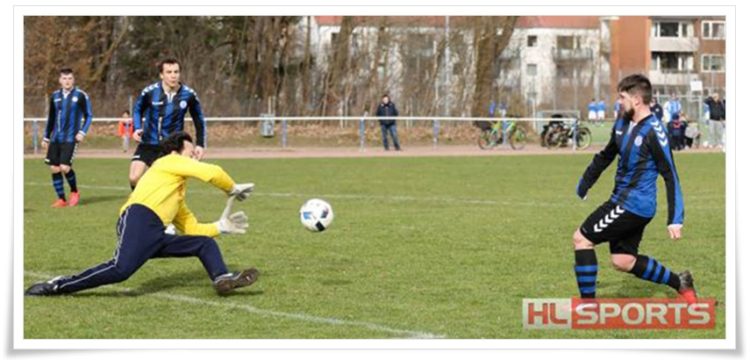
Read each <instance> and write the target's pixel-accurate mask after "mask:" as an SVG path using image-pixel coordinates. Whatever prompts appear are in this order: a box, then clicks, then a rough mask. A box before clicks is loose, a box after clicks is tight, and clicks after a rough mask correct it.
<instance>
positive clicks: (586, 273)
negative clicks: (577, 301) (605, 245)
mask: <svg viewBox="0 0 750 360" xmlns="http://www.w3.org/2000/svg"><path fill="white" fill-rule="evenodd" d="M575 254H576V265H575V272H576V281H577V282H578V291H580V293H581V298H584V299H585V298H595V297H596V274H597V273H598V271H599V265H598V264H597V261H596V252H595V251H594V249H584V250H576V251H575Z"/></svg>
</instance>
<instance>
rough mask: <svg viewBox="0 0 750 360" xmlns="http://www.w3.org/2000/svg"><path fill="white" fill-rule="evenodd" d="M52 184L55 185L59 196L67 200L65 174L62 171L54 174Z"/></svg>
mask: <svg viewBox="0 0 750 360" xmlns="http://www.w3.org/2000/svg"><path fill="white" fill-rule="evenodd" d="M52 186H54V187H55V193H57V197H58V198H60V199H63V200H65V188H64V187H63V175H62V174H61V173H53V174H52Z"/></svg>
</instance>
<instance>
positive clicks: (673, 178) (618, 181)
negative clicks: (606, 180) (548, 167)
mask: <svg viewBox="0 0 750 360" xmlns="http://www.w3.org/2000/svg"><path fill="white" fill-rule="evenodd" d="M618 154H619V155H620V159H619V160H618V162H617V174H616V175H615V188H614V190H613V191H612V196H611V197H610V201H611V202H613V203H615V204H618V205H620V206H622V207H623V208H625V209H626V210H628V211H630V212H632V213H634V214H636V215H639V216H643V217H649V218H650V217H653V216H654V214H656V187H657V186H656V178H657V177H658V175H659V174H661V176H662V177H663V178H664V183H665V185H666V188H667V203H668V217H667V224H668V225H671V224H682V223H683V220H684V217H685V207H684V203H683V200H682V189H681V187H680V180H679V177H678V176H677V168H676V167H675V163H674V158H673V157H672V150H671V149H670V147H669V140H668V138H667V134H666V133H665V131H664V127H663V126H662V123H661V121H659V120H658V119H657V118H656V117H655V116H654V115H653V114H651V115H649V116H648V117H647V118H645V119H643V120H642V121H640V122H638V123H636V122H628V121H625V120H623V119H618V120H617V121H616V122H615V126H614V127H613V128H612V135H611V137H610V140H609V143H608V144H607V146H606V147H605V148H604V149H603V150H602V151H600V152H599V153H598V154H596V155H595V156H594V159H593V160H592V161H591V164H590V165H589V166H588V168H586V171H585V172H584V174H583V177H582V179H581V183H580V185H579V186H583V187H585V188H586V189H588V188H590V187H591V186H593V185H594V183H596V181H597V180H598V179H599V176H600V175H601V174H602V172H603V171H604V170H605V169H606V168H607V166H609V164H610V163H612V161H613V160H614V159H615V157H616V156H617V155H618Z"/></svg>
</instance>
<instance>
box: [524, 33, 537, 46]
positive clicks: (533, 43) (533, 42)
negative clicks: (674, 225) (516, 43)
mask: <svg viewBox="0 0 750 360" xmlns="http://www.w3.org/2000/svg"><path fill="white" fill-rule="evenodd" d="M536 41H537V38H536V35H529V36H528V37H527V38H526V46H528V47H536Z"/></svg>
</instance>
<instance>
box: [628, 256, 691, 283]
mask: <svg viewBox="0 0 750 360" xmlns="http://www.w3.org/2000/svg"><path fill="white" fill-rule="evenodd" d="M630 273H631V274H633V275H635V276H637V277H639V278H641V279H643V280H648V281H651V282H655V283H657V284H666V285H669V287H671V288H672V289H675V290H678V291H679V290H680V277H679V276H678V275H677V274H675V273H673V272H672V271H671V270H669V268H667V267H666V266H664V265H662V264H661V263H660V262H658V261H656V259H654V258H652V257H648V256H644V255H638V257H636V260H635V265H633V268H632V269H631V270H630Z"/></svg>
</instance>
